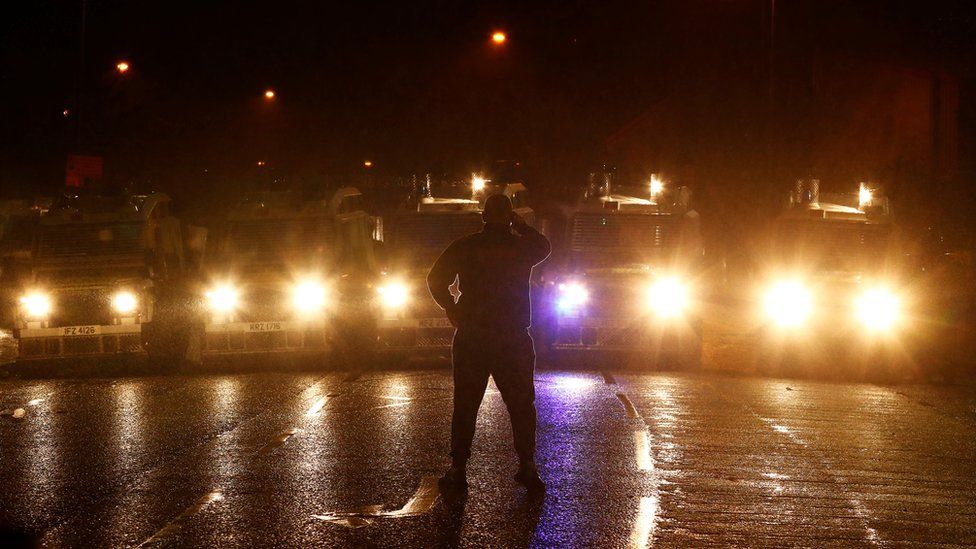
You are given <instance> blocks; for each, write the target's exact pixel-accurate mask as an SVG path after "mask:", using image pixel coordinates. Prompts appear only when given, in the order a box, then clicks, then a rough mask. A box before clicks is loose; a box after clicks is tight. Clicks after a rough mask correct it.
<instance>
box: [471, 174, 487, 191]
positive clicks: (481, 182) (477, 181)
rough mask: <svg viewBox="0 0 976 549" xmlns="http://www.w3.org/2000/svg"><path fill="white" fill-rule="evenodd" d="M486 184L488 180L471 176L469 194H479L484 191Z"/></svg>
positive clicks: (475, 175) (478, 176)
mask: <svg viewBox="0 0 976 549" xmlns="http://www.w3.org/2000/svg"><path fill="white" fill-rule="evenodd" d="M487 184H488V180H487V179H485V178H484V177H482V176H480V175H477V174H474V175H472V176H471V192H473V193H480V192H481V191H483V190H485V185H487Z"/></svg>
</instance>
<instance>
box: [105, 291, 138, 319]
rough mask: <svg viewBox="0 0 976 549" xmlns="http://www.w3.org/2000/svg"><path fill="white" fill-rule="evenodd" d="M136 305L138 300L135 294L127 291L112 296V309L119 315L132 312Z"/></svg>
mask: <svg viewBox="0 0 976 549" xmlns="http://www.w3.org/2000/svg"><path fill="white" fill-rule="evenodd" d="M138 305H139V299H138V298H136V294H134V293H132V292H130V291H128V290H120V291H118V292H115V294H114V295H113V296H112V308H113V309H115V312H116V313H119V314H121V315H127V314H130V313H132V312H134V311H135V310H136V307H137V306H138Z"/></svg>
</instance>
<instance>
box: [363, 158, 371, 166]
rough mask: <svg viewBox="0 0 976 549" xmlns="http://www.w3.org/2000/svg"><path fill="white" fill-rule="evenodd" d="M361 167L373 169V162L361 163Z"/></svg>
mask: <svg viewBox="0 0 976 549" xmlns="http://www.w3.org/2000/svg"><path fill="white" fill-rule="evenodd" d="M363 166H365V167H367V168H372V167H373V161H372V160H367V161H365V162H363Z"/></svg>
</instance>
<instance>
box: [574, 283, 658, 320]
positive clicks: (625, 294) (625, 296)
mask: <svg viewBox="0 0 976 549" xmlns="http://www.w3.org/2000/svg"><path fill="white" fill-rule="evenodd" d="M641 285H642V283H639V282H637V281H632V282H629V283H622V284H619V285H616V284H614V285H601V286H597V287H594V288H590V299H589V300H588V302H587V305H586V311H587V314H588V315H589V316H595V317H600V318H635V317H637V316H640V315H642V314H646V309H644V308H643V306H644V294H643V288H642V287H641Z"/></svg>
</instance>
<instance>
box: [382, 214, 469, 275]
mask: <svg viewBox="0 0 976 549" xmlns="http://www.w3.org/2000/svg"><path fill="white" fill-rule="evenodd" d="M481 227H482V221H481V214H480V213H478V212H464V213H454V212H450V213H448V212H441V213H410V214H402V215H400V216H398V217H397V220H396V227H395V240H394V243H393V245H394V247H395V248H396V250H397V253H399V254H400V255H401V257H400V259H403V260H406V261H407V262H409V263H412V264H415V265H425V266H426V265H433V263H434V261H435V260H437V257H438V256H440V254H441V252H443V251H444V249H445V248H447V246H448V245H450V244H451V242H454V241H455V240H457V239H458V238H461V237H462V236H466V235H469V234H472V233H476V232H478V231H480V230H481Z"/></svg>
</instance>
